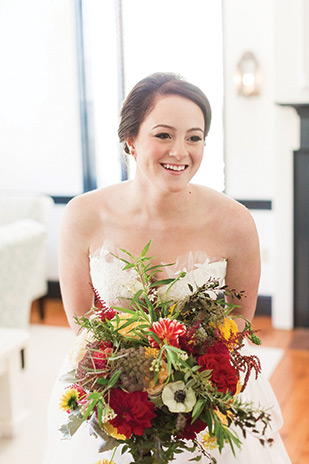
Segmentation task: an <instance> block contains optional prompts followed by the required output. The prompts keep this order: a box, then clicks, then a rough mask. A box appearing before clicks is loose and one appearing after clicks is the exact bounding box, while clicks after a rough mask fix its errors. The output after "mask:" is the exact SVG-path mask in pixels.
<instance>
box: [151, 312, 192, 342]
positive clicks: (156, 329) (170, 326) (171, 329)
mask: <svg viewBox="0 0 309 464" xmlns="http://www.w3.org/2000/svg"><path fill="white" fill-rule="evenodd" d="M150 332H153V333H155V334H156V335H157V336H158V337H159V339H160V340H161V341H162V342H163V341H165V342H166V343H167V344H168V345H171V346H175V347H177V348H179V337H180V335H183V334H184V333H185V332H186V327H185V325H184V324H182V323H181V322H178V321H176V320H175V319H168V318H164V319H162V318H161V319H160V320H159V321H158V322H154V323H153V324H152V326H151V328H150ZM149 342H150V344H151V346H152V347H153V348H158V347H159V345H158V343H157V342H156V341H155V340H154V339H153V338H152V337H149Z"/></svg>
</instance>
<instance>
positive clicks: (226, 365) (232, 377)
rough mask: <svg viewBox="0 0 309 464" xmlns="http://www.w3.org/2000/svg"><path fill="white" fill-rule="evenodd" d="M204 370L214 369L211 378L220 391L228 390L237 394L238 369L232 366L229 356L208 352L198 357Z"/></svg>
mask: <svg viewBox="0 0 309 464" xmlns="http://www.w3.org/2000/svg"><path fill="white" fill-rule="evenodd" d="M198 363H199V365H200V366H201V370H202V371H206V370H212V373H211V377H210V380H211V382H212V384H213V385H214V386H215V387H217V389H218V391H220V392H223V393H226V392H227V391H228V390H229V391H230V392H231V393H232V395H235V393H236V390H237V383H238V377H237V370H236V369H235V367H233V366H231V364H230V362H229V360H228V358H227V357H226V356H225V355H222V354H215V353H209V354H208V353H206V354H204V355H203V356H200V357H199V358H198Z"/></svg>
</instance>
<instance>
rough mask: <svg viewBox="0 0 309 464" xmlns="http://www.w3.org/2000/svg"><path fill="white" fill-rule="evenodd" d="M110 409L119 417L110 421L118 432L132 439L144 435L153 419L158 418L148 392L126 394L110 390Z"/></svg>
mask: <svg viewBox="0 0 309 464" xmlns="http://www.w3.org/2000/svg"><path fill="white" fill-rule="evenodd" d="M109 405H110V407H111V408H112V409H113V410H114V412H115V413H116V414H117V416H116V417H115V418H114V419H113V420H111V421H110V423H111V424H112V426H113V427H115V428H116V429H117V432H118V433H120V434H122V435H125V436H126V438H130V437H131V435H132V433H134V435H139V436H141V435H143V433H144V430H145V429H147V428H149V427H151V419H153V418H154V417H156V414H155V413H154V409H155V407H154V404H153V403H151V402H150V401H148V394H147V392H142V391H140V390H139V391H135V392H132V393H127V392H124V391H123V390H119V389H111V390H110V400H109Z"/></svg>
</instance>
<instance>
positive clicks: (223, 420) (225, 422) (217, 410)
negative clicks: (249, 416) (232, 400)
mask: <svg viewBox="0 0 309 464" xmlns="http://www.w3.org/2000/svg"><path fill="white" fill-rule="evenodd" d="M215 413H216V414H217V416H218V417H219V419H220V422H221V424H223V425H228V420H227V417H226V415H225V414H222V412H221V411H219V409H215ZM228 415H229V414H228Z"/></svg>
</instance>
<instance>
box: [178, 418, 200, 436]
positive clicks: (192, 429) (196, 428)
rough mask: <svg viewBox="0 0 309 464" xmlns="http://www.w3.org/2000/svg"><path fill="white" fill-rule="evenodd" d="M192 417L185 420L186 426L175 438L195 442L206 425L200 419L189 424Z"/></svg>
mask: <svg viewBox="0 0 309 464" xmlns="http://www.w3.org/2000/svg"><path fill="white" fill-rule="evenodd" d="M191 421H192V416H188V417H187V418H186V425H185V428H184V429H183V430H181V431H180V432H179V433H178V435H177V437H178V438H183V439H185V440H195V438H196V435H197V434H198V433H200V432H201V431H202V430H204V429H205V428H206V427H207V425H206V424H205V422H203V421H202V420H201V419H196V420H195V421H194V422H193V424H191Z"/></svg>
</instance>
